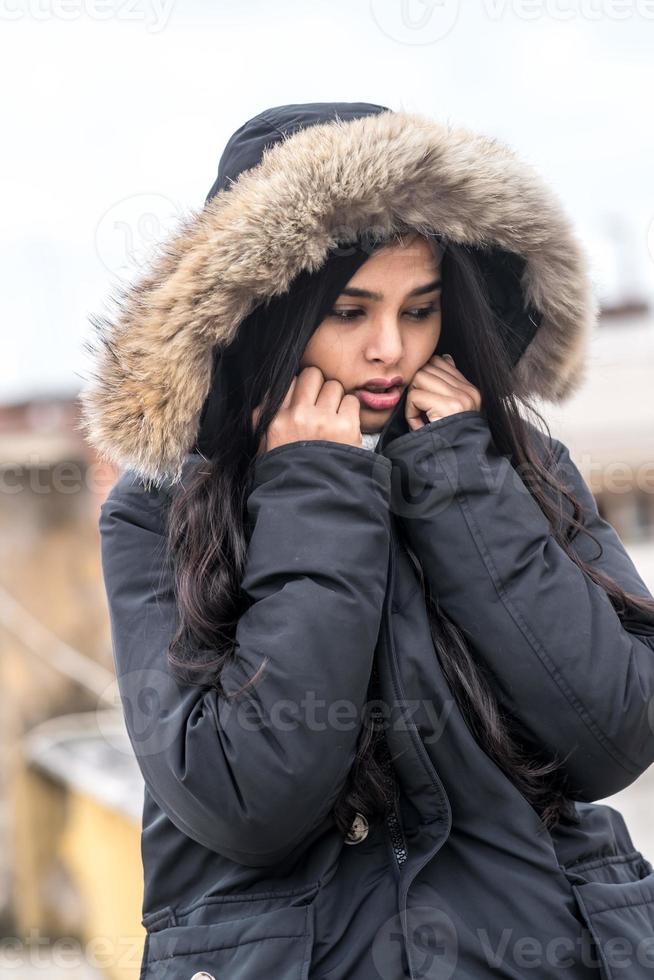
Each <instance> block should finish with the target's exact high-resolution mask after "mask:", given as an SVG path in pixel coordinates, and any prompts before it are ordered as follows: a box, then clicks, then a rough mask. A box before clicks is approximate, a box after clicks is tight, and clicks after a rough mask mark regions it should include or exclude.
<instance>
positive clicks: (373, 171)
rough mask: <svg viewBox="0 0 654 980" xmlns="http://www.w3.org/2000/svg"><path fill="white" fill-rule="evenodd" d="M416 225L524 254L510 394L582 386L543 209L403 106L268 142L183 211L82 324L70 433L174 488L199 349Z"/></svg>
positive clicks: (511, 163)
mask: <svg viewBox="0 0 654 980" xmlns="http://www.w3.org/2000/svg"><path fill="white" fill-rule="evenodd" d="M371 227H372V228H374V229H375V230H378V231H379V232H380V233H381V234H382V235H388V234H392V233H393V232H395V231H402V230H407V229H416V230H417V231H422V232H433V231H438V232H440V233H442V234H444V235H446V236H447V237H448V238H450V239H451V240H453V241H456V242H459V243H462V244H474V245H480V246H487V245H493V244H496V245H499V246H501V247H503V248H505V249H507V250H509V251H512V252H516V253H518V254H520V255H521V256H523V257H524V258H525V260H526V266H525V272H524V276H523V282H522V286H523V293H524V296H525V298H526V299H528V300H529V301H530V302H531V303H532V304H533V305H534V306H535V307H536V308H537V309H539V310H540V311H541V313H542V321H541V325H540V327H539V329H538V331H537V333H536V336H535V337H534V339H533V340H532V341H531V343H530V344H529V346H528V348H527V349H526V351H525V353H524V354H523V356H522V358H521V359H520V361H519V362H518V364H517V365H516V368H515V390H516V391H517V392H518V393H519V394H528V395H535V396H538V397H540V398H543V399H545V400H548V401H553V402H560V401H563V400H564V399H565V398H566V397H568V396H569V395H570V394H572V392H573V391H575V390H576V389H577V388H578V387H579V385H580V383H581V382H582V380H583V378H584V365H585V353H586V341H587V338H588V336H589V331H590V328H591V327H592V325H593V323H594V321H595V319H596V316H597V307H596V301H595V299H594V297H593V293H592V289H591V284H590V280H589V276H588V270H587V265H586V259H585V256H584V254H583V251H582V249H581V247H580V244H579V242H578V241H577V239H576V237H575V234H574V232H573V229H572V227H571V225H570V222H569V220H568V218H567V217H566V215H565V214H564V212H563V210H562V208H561V206H560V204H559V202H558V200H557V199H556V197H555V196H554V195H553V193H552V192H551V191H550V190H549V189H548V187H547V186H546V185H545V183H544V182H543V180H542V178H541V177H540V176H539V175H538V173H537V172H536V171H535V170H534V169H533V168H532V167H531V166H530V165H528V164H526V163H525V162H523V161H521V160H520V159H518V157H517V156H516V154H515V152H514V151H513V150H512V149H511V148H509V147H507V146H506V145H504V144H502V143H500V142H499V141H498V140H496V139H494V138H491V137H488V136H484V135H480V134H477V133H474V132H471V131H470V130H467V129H465V128H462V127H455V126H453V125H451V124H444V123H440V122H436V121H434V120H432V119H430V118H428V117H425V116H423V115H419V114H416V113H407V112H395V111H389V112H383V113H380V114H379V115H375V116H367V117H363V118H359V119H354V120H349V121H343V120H340V119H337V120H335V121H332V122H329V123H326V124H321V125H316V126H312V127H310V128H308V129H304V130H301V131H299V132H296V133H294V134H293V135H292V136H290V137H286V138H285V139H284V140H283V141H282V142H281V143H279V144H277V145H274V146H271V147H268V148H267V149H266V151H265V153H264V155H263V158H262V160H261V162H260V164H259V165H258V166H256V167H254V168H252V169H251V170H248V171H244V172H242V173H241V174H240V176H239V178H238V180H237V181H236V182H234V183H233V184H232V186H231V188H230V189H229V190H228V191H222V192H221V193H219V194H217V195H216V196H215V197H214V198H213V199H212V200H211V201H210V202H209V203H208V204H207V205H206V206H205V207H204V208H203V209H201V210H199V211H197V212H194V213H191V214H189V215H187V216H185V217H184V218H183V219H182V220H181V221H180V223H179V226H178V228H177V229H176V230H175V232H174V234H173V235H172V236H170V237H169V238H168V239H167V241H166V242H165V243H164V244H163V246H160V247H159V249H158V250H157V252H156V254H155V257H154V258H153V259H152V261H151V263H150V265H149V267H148V270H147V272H146V273H145V274H143V275H142V276H141V277H140V278H139V279H138V280H137V281H136V282H135V283H134V284H132V285H130V286H123V287H120V291H119V293H118V294H117V295H115V296H114V297H112V299H113V300H114V302H115V303H116V308H117V309H116V313H115V315H113V316H107V317H92V318H91V322H92V323H93V325H94V328H95V333H94V335H93V336H92V338H91V339H90V340H87V341H86V343H85V347H86V349H87V351H88V352H90V354H91V357H92V361H93V363H92V368H91V369H90V371H89V373H88V375H87V377H86V378H85V379H84V380H85V385H84V387H83V389H82V391H81V393H80V396H79V397H80V401H81V405H82V420H81V422H80V424H79V428H80V429H82V430H83V431H84V432H85V436H86V438H87V439H88V441H89V442H90V443H92V444H93V445H94V446H95V447H96V449H97V450H98V452H99V453H100V455H101V456H102V457H104V458H106V459H109V460H111V461H112V462H114V463H116V464H117V465H119V466H125V467H131V468H132V469H133V470H135V471H136V473H137V474H138V475H140V476H141V477H142V478H144V479H145V480H147V481H148V482H149V483H153V482H154V483H155V484H159V483H161V482H163V481H164V479H171V480H173V481H177V480H178V479H179V478H180V476H181V468H182V464H183V461H184V458H185V456H186V454H187V453H188V452H189V451H190V450H191V449H192V447H193V445H194V442H195V437H196V435H197V429H198V424H199V417H200V413H201V410H202V407H203V404H204V401H205V398H206V396H207V394H208V392H209V386H210V383H211V369H212V350H213V348H214V346H215V345H226V344H228V343H229V342H230V341H231V340H232V339H233V338H234V336H235V334H236V332H237V330H238V327H239V324H240V323H241V322H242V321H243V319H244V318H245V317H246V316H247V315H248V313H249V312H250V311H251V310H252V309H253V308H254V307H255V306H256V305H258V304H259V303H260V302H261V301H262V300H264V299H265V298H266V297H268V296H272V295H277V294H281V293H283V292H285V291H286V290H287V289H288V287H289V286H290V284H291V282H292V281H293V279H294V278H295V277H296V276H297V275H298V274H299V273H300V272H301V271H303V270H305V269H306V270H309V271H315V270H316V269H318V268H319V267H320V266H321V265H322V264H323V262H324V261H325V260H326V258H327V257H328V251H329V248H330V246H331V247H333V246H334V245H335V244H336V243H337V242H347V241H352V240H354V238H355V237H356V235H357V234H360V233H363V232H365V231H369V230H370V228H371Z"/></svg>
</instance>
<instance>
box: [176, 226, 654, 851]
mask: <svg viewBox="0 0 654 980" xmlns="http://www.w3.org/2000/svg"><path fill="white" fill-rule="evenodd" d="M426 237H428V240H429V241H430V242H431V244H432V245H433V246H434V247H439V249H440V256H441V277H442V280H443V303H442V310H443V313H442V328H441V335H440V338H439V343H438V346H437V348H436V352H441V351H443V352H447V351H449V352H450V353H452V354H453V356H454V357H455V360H456V364H457V367H458V368H459V370H460V371H462V373H463V374H464V375H465V376H466V377H467V378H468V379H469V380H470V381H471V382H472V383H473V384H474V385H475V386H476V387H477V388H478V389H479V391H480V393H481V396H482V403H483V405H484V412H485V415H486V417H487V419H488V422H489V428H490V430H491V434H492V437H493V441H494V443H495V445H496V447H497V449H498V450H499V452H500V453H503V454H505V455H507V456H508V458H509V459H510V460H511V462H512V464H513V465H514V466H515V467H516V468H518V469H519V472H520V473H523V472H528V473H529V480H528V481H527V486H528V489H529V491H530V492H531V494H532V496H533V497H534V499H535V500H536V502H537V503H538V505H539V506H540V507H541V509H542V511H543V513H544V514H545V516H546V517H547V519H548V521H549V522H550V524H551V527H552V533H553V535H554V537H555V539H556V541H557V542H558V543H559V544H560V546H561V547H562V548H563V549H564V550H565V552H566V553H567V554H568V555H569V556H570V558H571V559H572V560H573V561H574V562H575V563H576V564H577V565H578V566H579V567H580V568H581V569H582V570H583V572H584V573H585V574H586V575H588V576H589V578H591V579H592V580H593V581H594V582H595V583H597V584H598V585H599V586H601V587H602V588H603V589H604V590H605V591H606V593H607V595H608V597H609V599H610V600H611V602H612V604H613V606H614V607H615V609H616V611H617V612H618V614H624V613H625V612H626V611H627V609H628V608H629V607H632V608H636V609H641V610H645V611H647V612H648V613H651V614H652V615H654V602H652V601H651V600H648V599H645V598H643V597H641V596H637V595H632V594H630V593H627V592H625V591H624V590H623V589H622V588H621V587H620V586H619V585H618V584H617V583H616V582H614V581H613V580H612V579H610V578H609V577H608V576H606V575H604V574H603V573H601V572H600V571H598V570H597V569H596V568H593V567H592V565H590V564H588V563H586V562H585V561H583V560H582V559H580V558H579V557H577V555H576V554H575V552H574V551H573V549H572V547H571V541H572V539H573V538H574V537H575V535H576V534H577V533H579V532H580V531H582V532H584V533H588V534H590V532H589V531H587V530H586V529H585V528H584V527H583V523H582V520H583V505H582V504H581V502H580V501H578V500H577V499H576V498H575V497H574V495H573V494H572V493H571V492H570V491H569V490H568V488H567V487H566V486H565V485H564V484H563V483H560V482H559V481H558V480H557V479H556V478H555V477H554V476H553V475H552V472H551V458H548V459H546V460H545V462H544V463H542V462H541V460H540V456H539V455H538V452H537V450H536V449H535V447H534V446H533V445H532V436H531V434H530V432H529V428H528V423H527V414H529V415H531V416H532V417H533V418H534V419H537V420H538V421H539V422H540V427H541V428H542V429H544V430H545V431H546V432H547V433H548V435H549V429H548V427H547V424H546V422H545V420H544V419H543V418H542V416H541V415H540V414H539V413H538V412H537V411H536V409H535V408H534V407H533V406H532V405H531V403H530V402H529V401H528V399H527V398H518V397H517V396H516V395H515V393H514V392H513V391H512V383H511V367H512V358H511V356H510V351H509V345H508V344H507V343H505V341H504V340H503V339H502V335H501V334H500V331H499V330H498V326H499V324H498V318H497V314H496V312H494V308H493V305H492V303H491V300H490V294H489V284H488V280H487V277H486V275H485V272H484V265H483V261H482V254H481V253H480V252H479V251H478V250H477V249H476V248H474V247H471V246H470V247H468V246H463V245H459V244H456V243H453V242H444V241H443V240H437V238H436V237H434V238H433V239H432V238H430V237H429V236H426ZM401 240H402V236H399V235H398V236H397V241H401ZM383 244H384V242H383V241H381V240H380V241H378V242H377V243H376V244H375V245H373V246H371V245H370V243H369V242H368V243H367V244H366V245H365V246H364V248H363V249H353V250H351V251H350V252H348V251H347V250H344V251H343V252H342V253H341V254H339V255H334V257H333V259H330V260H329V261H328V262H327V263H325V265H324V266H323V267H321V269H319V270H317V272H312V273H303V274H302V275H301V276H299V277H298V278H297V279H296V280H295V281H294V283H293V285H292V294H291V296H289V295H286V294H285V295H282V296H279V297H273V298H271V299H269V300H268V301H267V302H265V303H262V304H261V305H260V306H258V307H257V308H255V309H254V310H253V311H252V312H251V314H250V315H249V316H248V317H247V318H246V320H244V322H243V323H242V324H241V326H240V328H239V332H238V334H237V337H236V339H235V341H234V342H233V343H232V344H231V345H230V346H229V347H228V348H227V349H225V350H224V351H222V352H217V354H216V360H215V367H214V384H213V385H212V389H211V394H210V396H209V398H208V399H207V402H206V404H205V410H204V413H203V417H202V423H201V435H200V437H199V439H198V444H197V450H198V453H199V455H200V460H201V462H200V463H199V464H198V465H197V466H195V467H194V468H193V469H192V471H191V473H190V475H189V477H188V479H186V480H185V481H184V483H183V485H178V486H177V488H176V492H175V494H174V495H173V499H172V501H171V505H170V510H169V515H168V546H169V549H170V553H171V556H172V558H173V562H174V568H175V589H176V599H177V605H178V610H179V625H178V629H177V632H176V634H175V636H174V638H173V640H172V642H171V644H170V648H169V652H168V658H169V664H170V667H171V669H172V670H173V672H174V673H175V674H176V675H177V676H178V677H179V678H180V679H181V680H183V681H184V682H185V683H191V684H202V685H207V684H209V685H210V686H212V687H214V688H215V689H216V690H217V691H218V692H219V693H220V694H221V695H222V696H223V697H226V698H237V697H240V696H241V694H242V693H243V691H245V690H247V688H249V687H250V685H252V684H255V683H256V682H257V680H258V678H259V676H260V674H261V671H262V669H265V664H264V665H262V668H260V669H259V670H258V671H257V672H256V674H255V675H254V676H253V677H251V678H250V679H249V681H248V682H247V683H246V684H245V685H244V686H243V687H242V688H240V689H239V690H238V691H230V692H225V691H224V690H223V688H222V685H221V681H220V676H221V671H222V668H223V667H224V665H225V664H226V663H227V662H228V661H229V660H230V659H231V658H232V657H233V656H234V637H235V630H236V626H237V623H238V621H239V618H240V616H241V615H242V614H243V613H244V612H245V609H246V608H247V604H246V602H245V597H244V596H243V595H242V591H241V588H240V583H241V581H242V578H243V575H244V570H245V562H246V556H247V542H248V537H247V524H246V520H245V504H246V500H247V486H248V480H249V477H250V475H251V473H252V467H253V463H254V459H255V456H256V451H257V447H258V446H259V444H260V440H261V438H262V436H263V434H264V432H265V430H266V428H267V426H268V424H269V423H270V421H271V420H272V419H273V417H274V416H275V414H276V412H277V410H278V408H279V406H280V405H281V402H282V400H283V398H284V395H285V393H286V391H287V390H288V387H289V385H290V383H291V380H292V378H293V377H294V375H296V374H297V373H298V365H299V362H300V359H301V356H302V353H303V351H304V348H305V346H306V344H307V342H308V340H309V338H310V336H311V335H312V333H313V332H314V331H315V329H316V328H317V326H318V324H319V323H320V322H321V320H322V319H323V317H324V315H325V314H326V312H328V310H329V309H330V308H331V305H332V304H333V302H334V301H335V300H336V299H337V297H338V295H339V294H340V291H341V289H342V287H343V285H344V284H345V283H346V282H347V280H348V279H349V278H351V276H352V275H354V272H355V271H356V268H358V266H359V265H360V264H361V262H362V261H364V260H365V258H366V257H367V256H368V255H369V254H371V252H372V250H374V248H375V247H379V246H381V245H383ZM291 300H292V301H291ZM256 406H260V407H261V411H260V414H259V418H258V421H257V425H256V428H253V424H252V412H253V410H254V408H255V407H256ZM521 408H522V409H523V410H524V412H525V415H524V416H523V415H522V414H521V411H520V409H521ZM564 498H567V500H568V501H569V502H570V504H571V505H572V508H573V516H572V517H571V518H568V519H567V520H564V518H563V512H564V508H563V499H564ZM591 537H592V535H591ZM593 540H595V541H596V539H595V538H593ZM596 543H598V544H599V542H597V541H596ZM405 545H406V546H407V548H408V543H406V542H405ZM409 550H410V549H409ZM600 550H601V549H600ZM413 558H414V563H415V564H416V567H417V569H418V572H419V574H420V568H419V563H418V562H417V559H416V558H415V556H413ZM421 580H422V586H423V593H424V596H425V602H426V606H427V610H428V614H429V621H430V627H431V634H432V639H433V642H434V647H435V650H436V653H437V655H438V658H439V661H440V664H441V666H442V669H443V672H444V674H445V676H446V679H447V681H448V684H449V686H450V687H451V689H452V692H453V695H454V697H455V699H456V701H457V704H458V705H459V707H460V709H461V711H462V712H463V715H464V717H465V719H466V722H467V724H468V726H469V728H470V729H471V731H472V732H473V734H474V735H475V737H476V739H477V740H478V741H479V743H480V744H481V746H482V747H483V748H484V750H485V751H486V752H487V754H488V755H489V756H490V757H491V758H492V759H493V760H494V761H495V762H496V764H497V765H498V766H499V767H500V768H501V769H502V770H503V771H504V772H505V774H506V775H507V776H508V777H509V778H510V779H511V780H512V781H513V783H514V784H515V786H516V787H517V788H518V790H519V791H520V792H521V793H522V794H523V795H524V796H525V797H526V799H527V800H528V801H529V803H530V804H531V805H532V806H533V807H534V809H535V810H536V811H537V813H538V814H539V816H540V817H541V819H542V820H543V822H544V824H545V825H546V826H547V827H549V828H551V827H552V826H553V825H554V824H555V823H557V822H558V821H559V820H560V819H562V818H563V817H564V816H565V815H566V814H568V813H569V808H570V806H571V803H570V800H571V794H570V793H569V792H568V789H567V786H566V780H565V775H564V771H563V768H562V760H561V759H558V758H551V757H547V756H546V755H545V753H544V752H542V751H541V749H540V748H539V746H535V745H527V744H526V743H524V742H523V741H521V739H520V736H519V735H518V733H517V730H515V728H514V725H513V723H512V719H511V718H510V717H508V716H507V715H506V714H505V713H504V712H503V711H502V709H501V708H500V705H499V703H498V701H497V698H496V696H495V694H494V692H493V689H492V685H491V683H490V682H489V680H488V678H487V677H486V676H485V675H484V671H483V668H482V667H481V666H480V665H478V664H477V663H476V661H475V659H474V658H473V656H472V655H471V652H470V650H469V647H468V644H467V641H466V639H465V636H464V634H463V633H462V632H461V630H460V629H459V628H458V627H457V626H456V624H455V623H454V622H452V621H451V620H450V619H448V617H447V616H446V615H445V614H444V612H443V611H442V610H441V609H440V608H439V606H438V602H437V600H436V598H435V597H434V596H433V595H432V594H431V591H430V589H429V585H428V583H427V581H426V579H425V577H424V576H422V575H421ZM379 741H380V730H379V726H378V723H377V719H375V717H373V714H372V713H368V712H364V716H363V719H362V724H361V730H360V733H359V737H358V742H357V753H356V757H355V760H354V763H353V765H352V767H351V770H350V772H349V774H348V779H347V781H346V784H345V785H344V786H343V788H342V791H341V793H340V795H339V797H338V799H337V800H336V802H335V804H334V807H333V817H334V820H335V823H336V825H337V826H338V828H339V830H340V831H341V833H342V834H343V835H346V834H347V832H348V830H349V828H350V826H351V824H352V820H353V817H354V815H355V813H356V812H357V811H358V812H361V813H363V814H364V815H365V816H366V817H367V818H368V820H369V821H372V820H375V819H377V818H381V817H382V816H383V815H384V813H385V812H386V809H387V806H388V805H389V794H388V785H387V782H386V778H385V774H384V768H383V763H382V760H381V756H380V755H379Z"/></svg>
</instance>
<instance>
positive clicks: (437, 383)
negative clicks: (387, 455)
mask: <svg viewBox="0 0 654 980" xmlns="http://www.w3.org/2000/svg"><path fill="white" fill-rule="evenodd" d="M468 411H477V412H480V411H481V394H480V393H479V390H478V389H477V388H475V386H474V385H473V384H471V383H470V382H469V381H468V380H467V378H465V377H464V376H463V375H462V374H461V372H460V371H459V370H458V368H457V367H456V365H455V363H454V358H452V357H451V355H450V354H445V355H444V356H442V357H441V355H440V354H434V355H433V357H430V359H429V360H428V361H427V363H426V364H424V365H423V366H422V367H421V368H420V370H419V371H416V373H415V375H414V377H413V381H412V382H411V384H410V385H409V387H408V391H407V396H406V403H405V406H404V414H405V416H406V420H407V422H408V424H409V428H411V429H420V428H421V427H422V426H423V425H427V424H428V422H435V421H436V419H442V418H445V417H446V416H447V415H454V414H456V412H468ZM423 413H424V414H425V415H426V416H427V420H428V421H427V422H425V421H423V419H422V415H423Z"/></svg>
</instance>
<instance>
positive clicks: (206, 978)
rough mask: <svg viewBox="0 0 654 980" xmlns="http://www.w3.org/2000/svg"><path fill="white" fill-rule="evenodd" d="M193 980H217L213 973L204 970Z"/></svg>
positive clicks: (192, 979) (193, 977)
mask: <svg viewBox="0 0 654 980" xmlns="http://www.w3.org/2000/svg"><path fill="white" fill-rule="evenodd" d="M191 980H216V978H215V977H214V976H212V975H211V973H205V972H204V970H200V972H199V973H194V974H193V976H192V977H191Z"/></svg>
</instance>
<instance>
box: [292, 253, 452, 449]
mask: <svg viewBox="0 0 654 980" xmlns="http://www.w3.org/2000/svg"><path fill="white" fill-rule="evenodd" d="M440 299H441V286H440V260H439V258H438V255H437V254H436V251H435V249H434V248H432V246H431V245H430V244H429V242H428V241H427V240H426V239H425V238H423V237H422V236H421V235H414V236H413V237H412V238H410V239H409V238H405V239H404V243H402V244H395V243H393V244H390V245H386V246H384V247H382V248H380V249H378V250H377V251H375V252H374V253H373V254H372V255H371V256H370V258H369V259H367V260H366V261H365V262H364V263H363V265H362V266H360V267H359V269H358V270H357V272H356V274H355V275H354V276H352V278H351V279H350V280H349V282H348V283H347V285H346V286H345V288H344V289H343V292H342V293H341V294H340V296H339V297H338V299H337V301H336V303H335V304H334V306H333V308H332V310H331V311H330V313H329V314H328V315H327V316H326V317H325V318H324V319H323V320H322V322H321V323H320V324H319V326H318V327H317V329H316V330H315V332H314V333H313V334H312V336H311V339H310V340H309V343H308V344H307V346H306V347H305V349H304V353H303V355H302V360H301V362H300V369H302V368H305V367H310V366H315V367H319V368H320V370H321V371H322V373H323V374H324V376H325V380H332V379H336V380H337V381H340V382H341V384H342V385H343V387H344V389H345V393H346V394H353V395H356V396H357V398H358V399H359V402H360V418H361V431H362V432H379V431H380V430H381V428H382V426H383V425H384V423H385V422H386V420H387V419H388V418H389V417H390V414H391V412H392V410H393V407H394V406H395V405H396V404H397V402H398V400H399V398H400V396H401V394H402V391H403V390H404V389H405V388H406V387H407V385H409V384H410V383H411V381H412V380H413V376H414V375H415V373H416V372H417V371H418V370H419V369H420V368H421V367H422V366H423V364H426V362H427V361H428V360H429V358H430V357H431V356H432V354H433V353H434V349H435V347H436V344H437V343H438V338H439V336H440V332H441V303H440ZM375 381H376V383H377V384H382V383H383V382H384V381H386V382H392V384H393V386H392V387H391V388H389V389H388V391H389V393H388V394H386V395H377V396H375V395H374V394H373V393H370V392H368V391H366V390H365V386H366V385H373V384H374V383H375Z"/></svg>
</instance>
